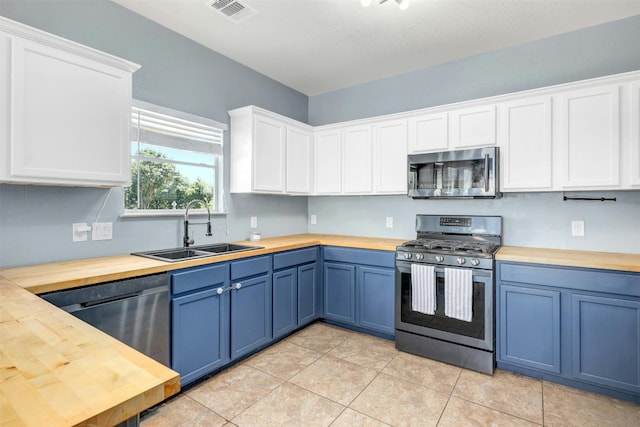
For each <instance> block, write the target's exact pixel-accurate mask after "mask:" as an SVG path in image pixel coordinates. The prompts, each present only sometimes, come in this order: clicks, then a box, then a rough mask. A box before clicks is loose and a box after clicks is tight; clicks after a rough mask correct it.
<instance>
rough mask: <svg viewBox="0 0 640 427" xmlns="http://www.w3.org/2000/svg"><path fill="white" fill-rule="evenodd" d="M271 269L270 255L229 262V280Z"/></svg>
mask: <svg viewBox="0 0 640 427" xmlns="http://www.w3.org/2000/svg"><path fill="white" fill-rule="evenodd" d="M270 270H271V256H269V255H267V256H261V257H256V258H249V259H243V260H241V261H234V262H232V263H231V280H236V279H241V278H243V277H249V276H255V275H257V274H262V273H266V272H268V271H270Z"/></svg>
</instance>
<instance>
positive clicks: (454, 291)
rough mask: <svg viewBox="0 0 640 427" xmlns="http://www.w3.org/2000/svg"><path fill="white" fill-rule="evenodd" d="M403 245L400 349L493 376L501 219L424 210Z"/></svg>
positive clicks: (399, 274) (400, 259) (400, 251)
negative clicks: (496, 259)
mask: <svg viewBox="0 0 640 427" xmlns="http://www.w3.org/2000/svg"><path fill="white" fill-rule="evenodd" d="M416 231H417V237H416V240H412V241H409V242H406V243H404V244H402V245H400V246H398V247H397V249H396V298H395V304H396V314H395V317H396V319H395V329H396V348H398V349H399V350H402V351H406V352H409V353H413V354H417V355H420V356H425V357H429V358H432V359H436V360H440V361H443V362H446V363H451V364H453V365H458V366H462V367H465V368H469V369H473V370H476V371H480V372H484V373H487V374H493V371H494V367H495V338H494V337H495V308H494V303H495V283H494V274H493V272H494V255H495V253H496V252H497V250H498V249H499V247H500V244H501V243H502V217H499V216H451V215H449V216H442V215H417V216H416Z"/></svg>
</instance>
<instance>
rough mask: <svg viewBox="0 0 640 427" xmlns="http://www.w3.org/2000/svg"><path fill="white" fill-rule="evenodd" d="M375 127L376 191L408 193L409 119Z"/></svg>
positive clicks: (374, 160)
mask: <svg viewBox="0 0 640 427" xmlns="http://www.w3.org/2000/svg"><path fill="white" fill-rule="evenodd" d="M374 129H375V137H374V159H373V171H374V173H373V176H374V188H373V190H374V192H375V193H376V194H407V121H406V120H394V121H389V122H382V123H379V124H376V125H374Z"/></svg>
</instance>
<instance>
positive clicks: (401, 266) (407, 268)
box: [396, 261, 491, 277]
mask: <svg viewBox="0 0 640 427" xmlns="http://www.w3.org/2000/svg"><path fill="white" fill-rule="evenodd" d="M412 264H415V263H413V262H406V261H396V269H398V270H400V271H401V272H402V273H408V274H411V265H412ZM426 265H431V264H426ZM445 268H457V267H454V266H450V267H440V266H435V268H434V271H435V273H436V274H444V269H445ZM468 268H469V267H464V268H463V269H464V270H467V269H468ZM471 270H472V271H473V275H474V276H476V277H477V276H487V277H490V276H491V270H483V269H476V268H472V269H471Z"/></svg>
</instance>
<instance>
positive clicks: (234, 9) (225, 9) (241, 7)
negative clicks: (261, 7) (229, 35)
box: [207, 0, 258, 23]
mask: <svg viewBox="0 0 640 427" xmlns="http://www.w3.org/2000/svg"><path fill="white" fill-rule="evenodd" d="M207 5H209V6H211V7H212V8H214V9H215V10H217V11H218V12H220V13H222V14H223V15H224V16H226V17H227V18H229V19H230V20H231V21H233V22H235V23H240V22H243V21H246V20H247V19H249V18H251V17H252V16H254V15H257V14H258V12H256V11H255V10H253V9H251V8H250V7H249V6H247V5H246V4H244V3H240V2H239V1H238V0H210V1H208V2H207Z"/></svg>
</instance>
